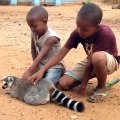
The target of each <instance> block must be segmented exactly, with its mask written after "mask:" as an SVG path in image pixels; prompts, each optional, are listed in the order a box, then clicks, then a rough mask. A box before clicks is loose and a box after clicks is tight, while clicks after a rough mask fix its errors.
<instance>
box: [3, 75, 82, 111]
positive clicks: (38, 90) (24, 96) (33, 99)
mask: <svg viewBox="0 0 120 120" xmlns="http://www.w3.org/2000/svg"><path fill="white" fill-rule="evenodd" d="M2 88H3V89H7V88H9V94H10V95H11V96H12V97H14V98H18V99H20V100H22V101H24V102H25V103H27V104H31V105H39V104H45V103H47V102H49V101H50V99H51V100H53V101H55V102H57V103H59V104H61V105H62V106H64V107H68V108H69V109H72V110H75V111H78V112H82V111H83V110H84V104H83V103H82V102H77V101H74V100H71V99H70V98H68V97H67V96H65V95H64V93H63V92H61V91H59V90H58V89H56V88H55V86H54V84H53V83H52V82H51V81H49V80H47V79H41V80H40V82H38V83H37V84H36V85H31V84H29V83H28V81H25V80H22V79H21V78H17V77H14V76H8V77H5V78H4V79H3V86H2Z"/></svg>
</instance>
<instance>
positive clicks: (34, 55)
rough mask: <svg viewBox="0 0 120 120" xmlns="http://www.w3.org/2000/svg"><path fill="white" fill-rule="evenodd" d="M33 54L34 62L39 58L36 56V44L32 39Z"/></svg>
mask: <svg viewBox="0 0 120 120" xmlns="http://www.w3.org/2000/svg"><path fill="white" fill-rule="evenodd" d="M31 54H32V59H33V61H34V60H35V58H36V57H37V55H36V50H35V43H34V41H33V39H31Z"/></svg>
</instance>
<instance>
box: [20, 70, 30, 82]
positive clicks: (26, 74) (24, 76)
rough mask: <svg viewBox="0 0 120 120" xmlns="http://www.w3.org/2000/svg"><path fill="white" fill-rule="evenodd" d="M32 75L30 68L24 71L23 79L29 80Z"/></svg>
mask: <svg viewBox="0 0 120 120" xmlns="http://www.w3.org/2000/svg"><path fill="white" fill-rule="evenodd" d="M31 75H32V73H31V72H30V71H29V70H26V71H25V72H24V73H23V76H22V79H23V80H28V78H29V77H30V76H31Z"/></svg>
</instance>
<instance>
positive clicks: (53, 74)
mask: <svg viewBox="0 0 120 120" xmlns="http://www.w3.org/2000/svg"><path fill="white" fill-rule="evenodd" d="M63 71H64V69H63V68H51V69H48V70H47V72H46V73H45V75H44V78H46V79H48V80H50V81H52V82H53V83H57V82H58V81H59V79H60V78H61V76H62V75H63Z"/></svg>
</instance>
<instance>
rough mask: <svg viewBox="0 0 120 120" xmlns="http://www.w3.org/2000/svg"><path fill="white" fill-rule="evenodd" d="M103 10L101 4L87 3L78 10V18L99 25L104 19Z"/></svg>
mask: <svg viewBox="0 0 120 120" xmlns="http://www.w3.org/2000/svg"><path fill="white" fill-rule="evenodd" d="M102 16H103V12H102V10H101V8H100V7H99V6H97V5H96V4H94V3H87V4H85V5H84V6H83V7H82V8H81V9H80V10H79V12H78V15H77V19H78V20H79V19H82V20H85V21H88V22H91V23H92V24H93V25H95V26H97V25H98V24H100V22H101V20H102Z"/></svg>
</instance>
